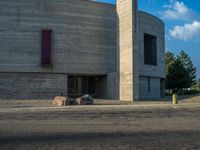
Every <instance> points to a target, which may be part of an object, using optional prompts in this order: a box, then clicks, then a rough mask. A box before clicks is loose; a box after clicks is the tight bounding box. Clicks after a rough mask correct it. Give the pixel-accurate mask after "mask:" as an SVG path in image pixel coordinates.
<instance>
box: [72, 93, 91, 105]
mask: <svg viewBox="0 0 200 150" xmlns="http://www.w3.org/2000/svg"><path fill="white" fill-rule="evenodd" d="M76 101H77V102H78V103H79V104H80V105H94V100H93V98H92V97H91V96H90V95H84V96H82V97H80V98H77V100H76Z"/></svg>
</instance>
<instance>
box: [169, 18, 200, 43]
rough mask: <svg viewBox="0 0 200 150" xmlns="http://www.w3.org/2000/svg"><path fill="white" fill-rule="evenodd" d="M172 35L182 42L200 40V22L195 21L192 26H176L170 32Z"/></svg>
mask: <svg viewBox="0 0 200 150" xmlns="http://www.w3.org/2000/svg"><path fill="white" fill-rule="evenodd" d="M169 32H170V35H171V36H172V37H174V38H176V39H180V40H184V41H187V40H191V39H193V38H196V39H200V21H193V22H192V23H191V24H189V23H186V24H185V25H183V26H175V27H174V28H173V29H172V30H170V31H169Z"/></svg>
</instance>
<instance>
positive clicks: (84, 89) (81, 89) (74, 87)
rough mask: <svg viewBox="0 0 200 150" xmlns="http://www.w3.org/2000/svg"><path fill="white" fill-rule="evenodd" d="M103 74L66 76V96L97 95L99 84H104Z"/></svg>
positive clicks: (98, 93)
mask: <svg viewBox="0 0 200 150" xmlns="http://www.w3.org/2000/svg"><path fill="white" fill-rule="evenodd" d="M104 80H105V76H103V77H102V76H68V96H70V97H75V98H76V97H80V96H83V95H85V94H89V95H91V96H92V97H95V98H96V97H99V95H100V94H101V93H102V92H100V86H101V87H102V85H105V84H106V82H103V81H104Z"/></svg>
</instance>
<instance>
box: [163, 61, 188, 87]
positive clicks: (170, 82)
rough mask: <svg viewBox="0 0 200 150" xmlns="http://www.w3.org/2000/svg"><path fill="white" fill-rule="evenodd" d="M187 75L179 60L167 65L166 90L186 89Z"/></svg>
mask: <svg viewBox="0 0 200 150" xmlns="http://www.w3.org/2000/svg"><path fill="white" fill-rule="evenodd" d="M188 78H189V73H188V71H187V70H186V68H185V67H184V65H183V63H182V61H180V59H175V60H174V61H173V62H172V64H171V65H169V68H168V73H167V76H166V86H167V88H168V89H173V90H175V89H176V90H181V89H183V88H186V87H188V81H187V79H188Z"/></svg>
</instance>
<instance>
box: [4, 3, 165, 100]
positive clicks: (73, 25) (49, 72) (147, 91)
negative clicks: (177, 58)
mask: <svg viewBox="0 0 200 150" xmlns="http://www.w3.org/2000/svg"><path fill="white" fill-rule="evenodd" d="M164 46H165V40H164V24H163V22H162V21H161V20H160V19H158V18H157V17H155V16H152V15H150V14H147V13H145V12H141V11H138V9H137V0H131V1H130V0H117V4H116V5H111V4H105V3H100V2H95V1H91V0H29V1H27V0H1V1H0V54H1V57H0V98H1V99H30V98H31V99H41V98H44V99H49V98H52V97H54V96H56V95H60V94H61V93H62V94H63V95H68V96H71V97H78V96H81V95H83V94H90V95H92V96H93V97H95V98H104V99H120V100H125V101H133V100H139V99H146V98H159V97H161V96H162V95H163V92H164V79H165V62H164V55H165V51H164Z"/></svg>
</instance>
